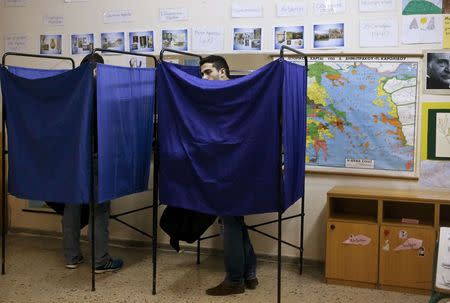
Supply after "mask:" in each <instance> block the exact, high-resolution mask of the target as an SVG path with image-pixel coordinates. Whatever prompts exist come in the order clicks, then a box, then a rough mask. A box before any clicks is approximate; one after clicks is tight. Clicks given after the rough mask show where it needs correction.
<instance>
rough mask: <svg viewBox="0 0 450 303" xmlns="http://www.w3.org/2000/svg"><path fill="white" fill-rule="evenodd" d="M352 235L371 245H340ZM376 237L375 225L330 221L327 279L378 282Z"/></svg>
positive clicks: (326, 266) (328, 225)
mask: <svg viewBox="0 0 450 303" xmlns="http://www.w3.org/2000/svg"><path fill="white" fill-rule="evenodd" d="M352 235H353V236H357V235H364V236H366V237H368V238H369V239H370V243H368V244H367V245H354V244H344V243H343V242H344V241H345V240H347V239H349V238H350V237H351V236H352ZM378 237H379V236H378V225H377V224H367V223H347V222H339V221H332V220H329V221H328V223H327V244H326V246H327V247H326V264H325V276H326V278H328V279H342V280H348V281H358V282H367V283H377V278H378V274H377V273H378Z"/></svg>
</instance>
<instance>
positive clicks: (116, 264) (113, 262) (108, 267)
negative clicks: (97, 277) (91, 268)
mask: <svg viewBox="0 0 450 303" xmlns="http://www.w3.org/2000/svg"><path fill="white" fill-rule="evenodd" d="M122 266H123V261H122V260H121V259H110V260H109V261H108V262H106V263H105V264H104V265H102V266H97V267H96V268H95V273H96V274H102V273H104V272H108V271H118V270H119V269H121V268H122Z"/></svg>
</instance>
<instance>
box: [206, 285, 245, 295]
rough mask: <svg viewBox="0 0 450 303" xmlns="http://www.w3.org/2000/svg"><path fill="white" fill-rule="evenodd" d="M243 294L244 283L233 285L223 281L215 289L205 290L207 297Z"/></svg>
mask: <svg viewBox="0 0 450 303" xmlns="http://www.w3.org/2000/svg"><path fill="white" fill-rule="evenodd" d="M244 292H245V286H244V283H242V284H233V283H231V282H228V281H223V282H222V283H220V284H219V285H217V286H216V287H213V288H210V289H207V290H206V294H207V295H209V296H228V295H235V294H242V293H244Z"/></svg>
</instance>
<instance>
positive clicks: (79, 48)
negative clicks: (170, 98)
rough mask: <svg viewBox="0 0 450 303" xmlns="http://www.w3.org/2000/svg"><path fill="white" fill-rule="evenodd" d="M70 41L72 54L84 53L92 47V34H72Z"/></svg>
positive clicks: (87, 52) (88, 51)
mask: <svg viewBox="0 0 450 303" xmlns="http://www.w3.org/2000/svg"><path fill="white" fill-rule="evenodd" d="M70 41H71V43H70V47H71V49H72V55H86V54H89V53H90V52H91V51H92V50H93V49H94V34H81V35H78V34H73V35H71V39H70Z"/></svg>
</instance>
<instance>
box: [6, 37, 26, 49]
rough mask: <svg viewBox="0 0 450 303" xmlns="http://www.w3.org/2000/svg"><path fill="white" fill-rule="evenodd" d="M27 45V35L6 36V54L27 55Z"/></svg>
mask: <svg viewBox="0 0 450 303" xmlns="http://www.w3.org/2000/svg"><path fill="white" fill-rule="evenodd" d="M27 44H28V36H27V35H25V34H8V35H5V52H17V53H25V52H26V51H27Z"/></svg>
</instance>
